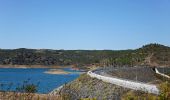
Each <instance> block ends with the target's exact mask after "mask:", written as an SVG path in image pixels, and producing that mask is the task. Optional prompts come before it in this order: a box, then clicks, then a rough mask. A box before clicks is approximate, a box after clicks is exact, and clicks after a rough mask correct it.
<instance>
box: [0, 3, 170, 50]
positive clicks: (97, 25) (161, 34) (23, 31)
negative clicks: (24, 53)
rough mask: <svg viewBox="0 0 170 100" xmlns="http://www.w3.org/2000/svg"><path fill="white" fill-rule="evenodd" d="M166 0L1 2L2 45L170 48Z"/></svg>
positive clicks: (3, 47)
mask: <svg viewBox="0 0 170 100" xmlns="http://www.w3.org/2000/svg"><path fill="white" fill-rule="evenodd" d="M169 5H170V0H0V48H2V49H16V48H34V49H65V50H75V49H85V50H87V49H90V50H103V49H109V50H122V49H135V48H139V47H141V46H142V45H145V44H148V43H160V44H163V45H167V46H170V6H169Z"/></svg>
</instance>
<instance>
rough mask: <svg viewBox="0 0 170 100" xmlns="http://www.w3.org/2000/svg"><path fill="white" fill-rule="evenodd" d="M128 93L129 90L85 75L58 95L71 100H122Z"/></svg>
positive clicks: (66, 86)
mask: <svg viewBox="0 0 170 100" xmlns="http://www.w3.org/2000/svg"><path fill="white" fill-rule="evenodd" d="M128 91H129V89H125V88H122V87H119V86H116V85H112V84H109V83H105V82H102V81H100V80H98V79H95V78H91V77H89V76H88V75H86V74H83V75H81V76H80V77H79V78H78V79H76V80H75V81H73V82H71V83H69V84H66V85H65V86H64V87H63V88H62V89H61V90H60V91H59V92H57V93H56V94H60V95H62V96H63V97H65V98H67V99H69V100H80V99H82V98H93V99H97V100H120V98H121V96H122V95H123V94H125V93H127V92H128Z"/></svg>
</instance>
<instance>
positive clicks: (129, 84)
mask: <svg viewBox="0 0 170 100" xmlns="http://www.w3.org/2000/svg"><path fill="white" fill-rule="evenodd" d="M87 74H88V75H89V76H90V77H93V78H97V79H100V80H102V81H104V82H108V83H111V84H115V85H118V86H122V87H125V88H129V89H133V90H140V91H144V92H148V93H153V94H157V95H158V94H159V89H158V88H157V87H156V85H151V84H147V83H146V84H145V83H139V82H135V81H131V80H127V79H125V80H124V79H119V78H114V77H108V76H102V75H99V74H96V73H94V72H92V71H89V72H88V73H87Z"/></svg>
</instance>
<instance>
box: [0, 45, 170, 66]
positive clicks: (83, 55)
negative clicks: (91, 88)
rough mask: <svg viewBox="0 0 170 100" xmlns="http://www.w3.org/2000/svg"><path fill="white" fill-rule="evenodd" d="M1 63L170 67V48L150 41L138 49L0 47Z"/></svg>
mask: <svg viewBox="0 0 170 100" xmlns="http://www.w3.org/2000/svg"><path fill="white" fill-rule="evenodd" d="M0 65H45V66H50V65H64V66H67V65H74V66H76V67H84V66H87V65H88V66H89V65H94V66H134V65H149V66H170V47H168V46H164V45H161V44H156V43H151V44H147V45H144V46H142V47H141V48H139V49H136V50H130V49H129V50H50V49H26V48H19V49H13V50H12V49H0Z"/></svg>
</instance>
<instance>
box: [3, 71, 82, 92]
mask: <svg viewBox="0 0 170 100" xmlns="http://www.w3.org/2000/svg"><path fill="white" fill-rule="evenodd" d="M48 70H49V68H27V69H23V68H0V84H4V85H5V86H0V90H6V89H7V87H9V84H12V88H10V89H11V90H15V89H16V87H17V86H18V85H20V84H23V82H24V81H26V80H28V79H30V81H29V83H33V84H38V83H39V85H38V93H49V92H51V91H52V90H53V89H54V88H57V87H59V86H61V85H63V84H65V83H68V82H70V81H73V80H74V79H76V78H77V77H79V75H80V74H78V73H73V74H67V75H52V74H45V73H44V72H45V71H48ZM63 70H65V71H70V72H78V71H75V70H71V69H70V68H63Z"/></svg>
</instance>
